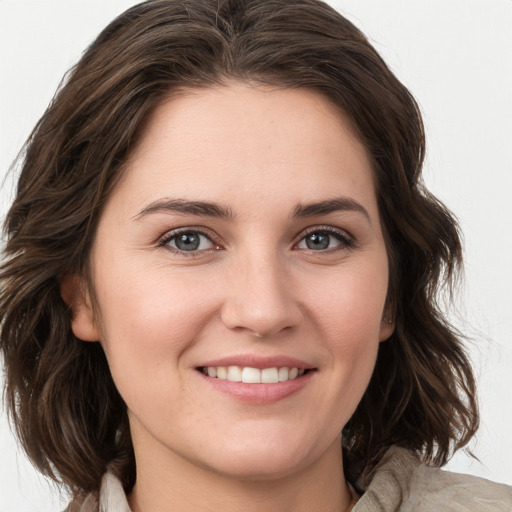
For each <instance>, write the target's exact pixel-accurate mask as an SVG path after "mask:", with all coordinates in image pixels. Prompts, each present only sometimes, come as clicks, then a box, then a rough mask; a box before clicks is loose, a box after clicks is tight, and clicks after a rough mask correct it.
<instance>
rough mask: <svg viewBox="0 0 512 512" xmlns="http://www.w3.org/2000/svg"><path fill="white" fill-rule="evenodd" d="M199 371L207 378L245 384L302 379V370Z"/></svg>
mask: <svg viewBox="0 0 512 512" xmlns="http://www.w3.org/2000/svg"><path fill="white" fill-rule="evenodd" d="M200 370H201V371H202V372H203V373H204V374H205V375H208V376H209V377H213V378H216V379H221V380H228V381H230V382H244V383H246V384H277V383H279V382H286V381H290V380H295V379H298V378H299V377H302V376H303V375H304V374H305V373H307V372H308V370H306V369H304V368H293V367H292V368H289V367H281V368H278V367H272V368H262V369H259V368H253V367H250V366H243V367H242V366H203V367H201V368H200Z"/></svg>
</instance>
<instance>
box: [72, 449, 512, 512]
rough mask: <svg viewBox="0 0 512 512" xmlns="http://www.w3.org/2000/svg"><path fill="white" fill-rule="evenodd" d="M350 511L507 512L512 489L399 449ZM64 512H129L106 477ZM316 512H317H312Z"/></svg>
mask: <svg viewBox="0 0 512 512" xmlns="http://www.w3.org/2000/svg"><path fill="white" fill-rule="evenodd" d="M358 486H359V487H360V488H363V489H364V490H365V492H364V494H363V495H362V496H361V499H360V500H359V501H358V502H357V504H356V505H355V506H354V508H353V509H352V512H512V487H509V486H508V485H502V484H496V483H493V482H489V481H488V480H484V479H482V478H477V477H474V476H469V475H461V474H457V473H449V472H448V471H443V470H440V469H437V468H432V467H428V466H425V465H424V464H421V463H420V462H419V460H418V458H417V457H416V456H415V455H414V454H413V453H411V452H409V451H407V450H404V449H403V448H396V447H395V448H391V449H390V450H389V451H388V452H387V453H386V455H385V456H384V457H383V459H382V461H381V462H380V463H379V465H378V467H377V469H376V471H375V473H374V476H373V477H372V479H371V481H370V482H369V483H368V484H367V485H365V484H364V483H363V482H358ZM66 512H130V507H129V506H128V501H127V499H126V496H125V494H124V492H123V489H122V486H121V484H120V482H119V481H118V480H117V479H116V478H115V477H114V476H113V475H111V474H109V473H107V474H106V475H105V476H104V477H103V480H102V484H101V490H100V494H99V497H98V496H96V495H89V496H87V498H86V499H85V500H84V501H82V502H81V503H77V502H73V503H71V504H70V505H69V507H68V508H67V509H66ZM312 512H321V511H312Z"/></svg>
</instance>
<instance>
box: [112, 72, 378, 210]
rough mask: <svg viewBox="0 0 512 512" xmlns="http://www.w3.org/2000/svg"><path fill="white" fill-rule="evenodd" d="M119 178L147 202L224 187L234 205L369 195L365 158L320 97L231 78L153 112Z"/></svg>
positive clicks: (216, 196)
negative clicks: (162, 196)
mask: <svg viewBox="0 0 512 512" xmlns="http://www.w3.org/2000/svg"><path fill="white" fill-rule="evenodd" d="M122 181H123V182H124V183H122V184H121V188H123V187H124V188H129V189H130V191H131V193H132V194H136V195H137V196H138V197H139V198H140V199H141V200H146V201H149V200H151V199H154V197H153V196H154V195H155V194H156V193H160V194H164V193H165V194H167V195H169V196H174V195H178V196H180V197H181V196H197V195H201V196H202V197H201V199H207V200H212V201H217V202H218V201H219V200H222V199H223V197H225V196H226V195H229V194H228V193H229V192H232V191H236V192H237V195H236V197H233V198H232V199H237V200H240V201H241V202H242V203H243V202H245V201H246V200H247V199H256V198H259V199H260V200H265V199H266V200H267V202H269V201H271V200H275V201H278V202H279V201H284V199H285V198H287V197H289V198H290V200H292V199H293V200H294V202H295V203H298V202H309V201H314V200H323V199H326V196H329V195H344V194H346V193H350V194H352V195H357V196H359V197H358V200H366V201H369V202H372V201H373V202H374V199H375V193H374V186H373V173H372V169H371V164H370V159H369V157H368V153H367V151H366V149H365V147H364V146H363V145H362V144H361V142H360V141H359V140H358V138H357V137H356V136H355V134H354V131H353V130H352V128H351V125H350V123H349V122H347V120H346V119H345V118H344V116H343V115H342V114H341V112H340V111H339V109H338V108H336V107H335V106H334V105H333V104H332V103H331V102H330V101H329V100H327V99H326V98H325V97H324V96H322V95H321V94H320V93H318V92H316V91H314V90H312V89H300V88H299V89H283V88H277V87H271V86H262V85H253V84H246V83H238V82H234V83H230V84H228V85H226V86H219V87H215V88H208V89H200V90H190V91H184V92H182V93H181V94H180V95H178V96H176V97H173V98H171V99H169V100H168V101H166V102H164V103H163V104H161V105H160V106H159V107H157V108H156V109H155V111H154V112H153V113H152V116H151V117H150V118H149V119H148V122H147V123H146V125H145V129H144V131H143V133H142V135H141V138H140V140H139V142H138V144H137V147H136V149H135V150H134V152H133V154H132V155H131V158H130V159H129V162H128V165H127V172H126V174H125V176H124V178H123V180H122ZM292 196H293V197H292ZM370 209H371V208H370Z"/></svg>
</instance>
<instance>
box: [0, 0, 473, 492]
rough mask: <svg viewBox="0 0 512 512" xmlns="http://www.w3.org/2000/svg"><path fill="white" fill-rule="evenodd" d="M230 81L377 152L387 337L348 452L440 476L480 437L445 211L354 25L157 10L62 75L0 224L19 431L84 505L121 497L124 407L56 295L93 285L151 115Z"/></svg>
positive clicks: (182, 6)
mask: <svg viewBox="0 0 512 512" xmlns="http://www.w3.org/2000/svg"><path fill="white" fill-rule="evenodd" d="M228 80H239V81H250V82H253V83H261V84H270V85H277V86H282V87H288V88H301V87H302V88H311V89H313V90H316V91H318V92H319V93H320V94H322V95H324V97H326V98H328V99H329V100H330V101H331V102H332V104H333V105H334V106H336V107H337V108H339V109H340V110H341V111H342V112H343V115H344V116H345V117H346V118H348V119H349V120H350V121H351V123H352V126H353V129H354V130H355V132H356V134H357V136H358V137H359V138H360V140H361V141H362V143H363V144H364V145H365V147H366V148H367V150H368V152H369V154H370V155H371V159H372V164H373V171H374V175H375V176H374V177H375V184H376V192H377V197H378V204H379V209H380V215H381V220H382V225H383V229H384V233H385V238H386V244H387V251H388V256H389V262H390V283H389V292H388V300H387V308H388V312H389V314H390V315H391V316H392V318H393V320H394V322H395V325H396V328H395V331H394V333H393V335H392V336H391V338H390V339H389V340H388V341H386V342H384V343H381V344H380V349H379V354H378V358H377V363H376V368H375V371H374V374H373V376H372V379H371V382H370V384H369V387H368V389H367V391H366V393H365V394H364V397H363V399H362V401H361V403H360V404H359V406H358V408H357V410H356V412H355V414H354V415H353V417H352V418H351V419H350V421H349V423H348V424H347V425H346V427H345V429H344V432H343V438H344V446H345V451H346V458H347V459H351V460H355V459H357V460H360V461H362V463H363V465H364V467H366V468H367V469H368V470H371V468H372V467H373V466H374V465H375V464H376V462H377V461H378V460H379V458H380V456H381V455H382V453H383V451H384V450H385V449H387V447H389V446H390V445H393V444H397V445H401V446H405V447H407V448H410V449H412V450H415V451H416V452H418V453H419V454H421V455H422V456H423V458H424V460H425V461H427V462H430V463H432V464H435V465H442V464H444V463H445V462H446V460H447V459H448V457H449V456H450V454H451V453H452V452H453V450H455V449H458V448H460V447H462V446H464V445H465V444H467V442H468V441H469V439H470V438H471V436H472V435H473V434H474V432H475V431H476V428H477V425H478V412H477V404H476V398H475V382H474V377H473V374H472V370H471V368H470V364H469V361H468V359H467V356H466V354H465V352H464V349H463V345H462V342H461V336H460V335H459V334H458V333H457V332H456V331H455V330H454V329H453V328H452V327H451V326H450V324H449V322H448V320H447V318H446V316H445V314H443V311H442V308H441V307H440V305H439V302H438V299H439V292H440V290H441V288H442V287H443V286H446V285H447V286H448V287H450V286H451V285H452V284H453V283H454V281H455V279H456V277H457V275H458V273H459V270H460V264H461V243H460V238H459V233H458V227H457V223H456V221H455V219H454V217H453V216H452V214H451V213H450V212H449V211H448V210H447V209H446V208H445V207H444V206H443V205H442V204H441V203H440V202H439V201H438V200H437V199H436V198H435V197H434V196H432V195H431V194H430V193H429V192H428V191H427V190H426V189H425V188H424V186H423V184H422V181H421V169H422V164H423V158H424V146H425V142H424V138H425V137H424V130H423V125H422V120H421V115H420V112H419V109H418V105H417V104H416V102H415V100H414V99H413V97H412V96H411V94H410V93H409V91H408V90H407V89H406V88H405V87H404V86H403V85H402V84H401V83H400V81H399V80H398V79H397V78H396V77H395V76H394V74H393V73H392V72H391V71H390V69H389V68H388V67H387V66H386V64H385V63H384V62H383V60H382V59H381V57H380V56H379V55H378V54H377V52H376V51H375V49H374V48H373V47H372V46H371V44H370V43H369V42H368V40H367V39H366V37H365V36H364V35H363V34H362V33H361V32H360V31H359V30H358V29H357V28H356V27H355V26H354V25H353V24H351V23H350V22H349V21H348V20H346V19H345V18H344V17H343V16H341V15H340V14H339V13H337V12H336V11H335V10H333V9H332V8H331V7H329V6H328V5H326V4H324V3H322V2H321V1H318V0H293V1H289V0H265V1H261V0H182V1H178V0H149V1H147V2H143V3H141V4H139V5H137V6H134V7H132V8H131V9H129V10H128V11H126V12H125V13H124V14H122V15H120V16H119V17H118V18H117V19H115V20H114V21H113V22H112V23H111V24H110V25H109V26H108V27H107V28H106V29H104V30H103V32H102V33H101V34H100V35H99V36H98V38H97V39H96V40H95V41H94V42H93V43H92V44H91V46H90V47H89V48H88V49H87V51H86V52H85V53H84V55H83V56H82V58H81V59H80V60H79V62H78V63H77V64H76V66H75V67H74V68H72V70H70V72H69V73H68V75H67V76H66V78H65V80H64V82H63V85H61V87H60V89H59V91H58V92H57V94H56V95H55V97H54V99H53V100H52V102H51V104H50V105H49V107H48V109H47V110H46V112H45V113H44V115H43V116H42V118H41V119H40V120H39V122H38V123H37V125H36V127H35V128H34V130H33V132H32V134H31V135H30V138H29V140H28V141H27V143H26V145H25V147H24V151H23V153H22V156H21V157H20V159H19V167H20V169H21V172H20V175H19V180H18V186H17V192H16V197H15V200H14V203H13V205H12V207H11V208H10V210H9V212H8V215H7V218H6V221H5V226H4V229H5V235H6V245H5V250H4V259H3V263H2V264H1V268H0V286H1V289H0V322H1V324H0V325H1V333H0V350H1V353H2V354H3V358H4V364H5V367H6V388H5V396H6V401H7V403H8V406H9V411H10V415H11V418H12V420H13V423H14V425H15V427H16V430H17V434H18V436H19V438H20V439H21V442H22V444H23V446H24V448H25V450H26V451H27V453H28V455H29V456H30V458H31V459H32V461H33V463H34V464H35V465H36V467H37V468H39V470H40V471H42V472H43V473H44V474H46V475H49V476H50V477H52V478H54V479H56V480H58V481H60V482H63V483H64V484H66V485H67V486H69V488H70V489H71V490H72V491H73V492H74V493H76V494H81V493H87V492H90V491H93V490H97V489H98V487H99V483H100V479H101V476H102V475H103V473H104V472H105V471H106V469H107V467H109V468H110V469H111V470H113V471H114V472H116V473H117V475H118V476H119V477H120V478H121V480H122V482H123V484H124V487H125V490H126V491H127V492H129V490H130V489H131V488H132V486H133V484H134V481H135V460H134V454H133V447H132V444H131V438H130V431H129V424H128V418H127V411H126V406H125V404H124V402H123V400H122V399H121V397H120V395H119V393H118V392H117V390H116V387H115V386H114V383H113V381H112V378H111V375H110V372H109V368H108V365H107V362H106V359H105V355H104V353H103V351H102V348H101V346H100V344H99V343H83V342H81V341H80V340H79V339H77V338H76V337H75V336H74V334H73V332H72V330H71V315H72V312H71V311H70V309H69V308H68V306H67V305H66V304H65V303H64V301H63V299H62V297H61V294H60V291H59V283H60V280H61V279H62V276H64V275H66V274H69V273H76V274H77V275H81V276H87V269H88V258H89V252H90V248H91V243H92V240H93V237H94V234H95V229H96V225H97V223H98V219H99V217H100V216H101V212H102V205H103V204H104V203H105V200H106V198H107V197H108V196H109V193H110V192H111V191H112V189H113V187H115V185H116V182H117V181H118V180H119V178H120V176H121V175H122V173H123V170H124V163H125V162H126V160H127V158H128V156H129V155H130V151H131V149H132V148H133V147H134V146H135V144H136V143H137V140H138V138H139V135H140V133H141V131H142V130H143V129H144V122H145V120H147V118H148V116H149V115H150V113H151V112H152V111H153V110H154V109H155V108H156V107H157V106H158V105H159V104H161V103H162V102H163V101H164V100H165V99H166V98H168V97H169V95H172V94H173V92H178V91H180V90H186V89H188V88H204V87H211V86H213V85H219V84H224V83H226V82H227V81H228Z"/></svg>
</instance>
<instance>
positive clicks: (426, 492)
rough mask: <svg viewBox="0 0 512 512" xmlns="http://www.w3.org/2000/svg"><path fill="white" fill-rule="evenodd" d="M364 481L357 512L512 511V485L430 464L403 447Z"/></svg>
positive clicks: (396, 450)
mask: <svg viewBox="0 0 512 512" xmlns="http://www.w3.org/2000/svg"><path fill="white" fill-rule="evenodd" d="M358 483H359V482H358ZM362 484H363V488H364V489H365V492H364V494H363V496H362V498H361V499H360V500H359V503H358V505H357V506H356V507H355V508H354V512H365V511H374V510H375V511H379V512H399V511H400V512H402V511H403V512H437V511H440V510H442V511H443V512H481V511H485V512H512V487H509V486H508V485H503V484H497V483H494V482H490V481H488V480H484V479H483V478H477V477H474V476H471V475H462V474H458V473H450V472H448V471H444V470H442V469H439V468H434V467H429V466H426V465H424V464H422V463H421V462H420V460H419V459H418V458H417V456H416V455H415V454H414V453H412V452H410V451H408V450H405V449H403V448H397V447H393V448H391V449H390V450H389V451H388V452H387V453H386V455H385V456H384V457H383V459H382V461H381V462H380V464H379V465H378V466H377V468H376V470H375V471H374V472H373V474H372V475H371V476H370V479H369V481H367V482H362Z"/></svg>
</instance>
